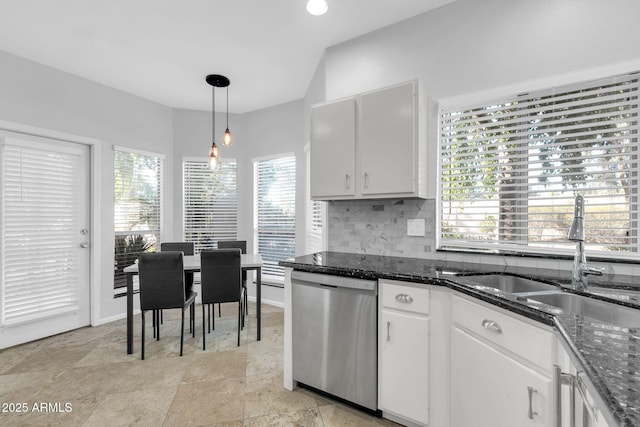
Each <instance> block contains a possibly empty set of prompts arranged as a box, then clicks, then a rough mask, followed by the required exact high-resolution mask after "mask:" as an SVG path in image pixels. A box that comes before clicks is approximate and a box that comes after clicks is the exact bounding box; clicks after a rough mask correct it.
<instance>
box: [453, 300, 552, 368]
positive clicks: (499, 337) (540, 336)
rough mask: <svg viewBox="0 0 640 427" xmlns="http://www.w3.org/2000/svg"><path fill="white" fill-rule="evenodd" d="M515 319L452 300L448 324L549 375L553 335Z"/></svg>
mask: <svg viewBox="0 0 640 427" xmlns="http://www.w3.org/2000/svg"><path fill="white" fill-rule="evenodd" d="M519 317H520V316H518V315H517V314H511V313H508V312H506V311H503V310H498V309H497V308H496V309H494V308H491V307H488V306H485V305H481V304H477V303H475V302H472V301H469V300H467V299H464V298H461V297H459V296H457V295H454V296H453V300H452V307H451V320H452V322H453V323H454V324H457V325H459V326H460V327H462V328H463V329H466V330H467V331H469V332H471V333H472V334H474V335H476V336H479V337H481V338H484V339H485V340H486V341H489V342H490V343H493V344H495V345H497V346H499V347H502V348H503V349H505V350H508V351H509V352H511V353H514V354H516V355H518V356H520V357H521V358H523V359H525V360H527V361H529V362H531V363H533V364H535V365H537V366H539V367H540V368H543V369H544V370H545V371H550V370H551V367H552V366H553V359H552V355H553V353H554V351H553V349H554V347H553V346H554V343H555V339H554V335H553V332H552V331H551V330H547V329H544V328H543V327H539V326H536V325H534V324H532V323H529V322H528V321H525V320H521V319H520V318H519Z"/></svg>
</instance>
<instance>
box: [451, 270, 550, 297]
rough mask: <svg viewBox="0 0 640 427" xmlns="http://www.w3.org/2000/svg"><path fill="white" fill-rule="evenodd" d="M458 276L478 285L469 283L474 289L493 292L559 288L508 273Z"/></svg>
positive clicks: (508, 292)
mask: <svg viewBox="0 0 640 427" xmlns="http://www.w3.org/2000/svg"><path fill="white" fill-rule="evenodd" d="M460 277H461V278H463V279H465V280H468V281H470V282H474V283H477V284H478V285H473V284H469V285H470V286H472V287H474V288H476V289H480V290H483V291H489V292H494V293H507V294H518V293H525V292H542V291H553V290H558V289H559V287H558V286H555V285H552V284H549V283H544V282H539V281H537V280H532V279H526V278H524V277H519V276H511V275H508V274H472V275H468V276H460Z"/></svg>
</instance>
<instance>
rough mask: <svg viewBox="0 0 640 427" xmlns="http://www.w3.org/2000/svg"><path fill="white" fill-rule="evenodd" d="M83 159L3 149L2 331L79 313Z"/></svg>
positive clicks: (21, 148)
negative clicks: (79, 234)
mask: <svg viewBox="0 0 640 427" xmlns="http://www.w3.org/2000/svg"><path fill="white" fill-rule="evenodd" d="M80 167H81V165H80V160H79V155H78V154H75V153H73V152H69V153H65V152H57V151H56V152H54V151H49V150H46V149H39V148H31V147H28V148H27V147H24V146H20V145H17V146H16V145H12V144H10V143H5V144H3V145H2V182H3V188H2V194H3V200H2V202H3V216H2V225H3V230H2V267H3V268H2V287H1V290H2V294H1V296H2V325H13V324H17V323H23V322H27V321H31V320H36V319H41V318H45V317H49V316H53V315H58V314H62V313H68V312H70V311H74V310H78V304H79V299H78V286H79V284H78V268H79V266H78V247H79V246H78V230H79V228H80V227H79V219H78V195H79V187H78V182H77V177H78V170H79V168H80Z"/></svg>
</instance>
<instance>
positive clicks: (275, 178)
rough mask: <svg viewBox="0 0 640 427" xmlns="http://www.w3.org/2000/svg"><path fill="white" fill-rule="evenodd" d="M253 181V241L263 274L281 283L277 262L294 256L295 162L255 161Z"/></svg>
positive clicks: (280, 159) (281, 271) (292, 158)
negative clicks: (259, 257)
mask: <svg viewBox="0 0 640 427" xmlns="http://www.w3.org/2000/svg"><path fill="white" fill-rule="evenodd" d="M253 168H254V179H255V183H254V185H255V187H254V188H255V193H254V196H255V204H254V206H255V216H254V224H255V240H256V247H257V248H258V253H260V254H261V255H262V260H263V262H264V263H263V267H262V274H263V275H264V276H263V277H264V279H265V281H266V282H268V281H269V280H271V281H275V282H279V283H281V282H282V281H283V279H284V268H282V267H280V266H279V265H278V261H280V260H282V259H287V258H291V257H293V256H295V249H296V243H295V239H296V158H295V156H293V155H291V156H286V157H278V158H271V159H266V160H257V161H254V163H253Z"/></svg>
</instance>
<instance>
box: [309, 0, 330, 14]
mask: <svg viewBox="0 0 640 427" xmlns="http://www.w3.org/2000/svg"><path fill="white" fill-rule="evenodd" d="M327 9H329V6H327V2H326V1H325V0H309V1H308V2H307V12H309V13H310V14H312V15H313V16H320V15H324V14H325V13H327Z"/></svg>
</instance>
